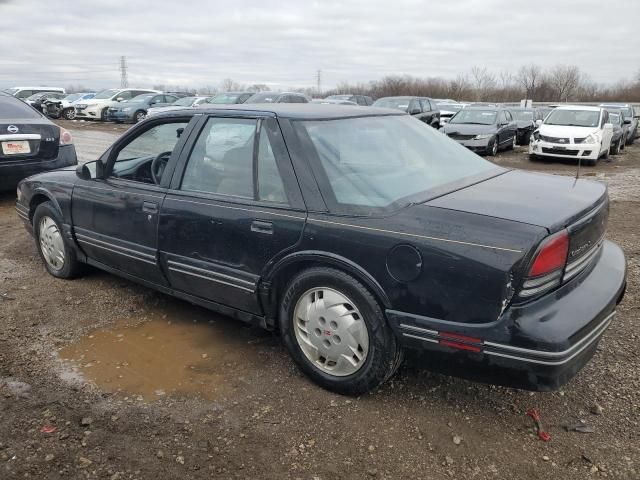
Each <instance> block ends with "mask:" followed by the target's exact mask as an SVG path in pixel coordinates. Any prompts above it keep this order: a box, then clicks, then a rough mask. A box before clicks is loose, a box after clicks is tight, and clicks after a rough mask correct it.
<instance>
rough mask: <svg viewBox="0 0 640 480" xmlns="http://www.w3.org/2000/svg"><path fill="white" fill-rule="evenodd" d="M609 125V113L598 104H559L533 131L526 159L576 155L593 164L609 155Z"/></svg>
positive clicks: (573, 156)
mask: <svg viewBox="0 0 640 480" xmlns="http://www.w3.org/2000/svg"><path fill="white" fill-rule="evenodd" d="M612 136H613V125H612V124H611V123H609V113H608V112H607V111H606V110H605V109H604V108H600V107H588V106H583V105H563V106H560V107H556V108H554V109H553V110H551V112H550V113H549V114H548V115H547V117H546V118H545V119H544V122H543V123H542V124H541V125H540V127H539V128H538V129H537V130H536V131H534V132H533V135H532V136H531V142H530V143H529V158H530V159H531V160H536V159H538V158H549V157H551V158H575V159H578V158H580V159H581V160H582V163H584V164H585V165H595V164H596V163H597V162H598V160H599V159H600V158H601V157H604V158H608V157H609V149H610V148H611V137H612Z"/></svg>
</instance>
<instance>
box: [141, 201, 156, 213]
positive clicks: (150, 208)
mask: <svg viewBox="0 0 640 480" xmlns="http://www.w3.org/2000/svg"><path fill="white" fill-rule="evenodd" d="M142 211H143V212H144V213H158V204H157V203H153V202H142Z"/></svg>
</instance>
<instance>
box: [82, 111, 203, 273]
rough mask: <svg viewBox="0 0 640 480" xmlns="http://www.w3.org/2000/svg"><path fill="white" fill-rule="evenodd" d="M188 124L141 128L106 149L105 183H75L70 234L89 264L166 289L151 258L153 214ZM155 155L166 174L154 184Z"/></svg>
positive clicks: (155, 219)
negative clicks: (71, 230)
mask: <svg viewBox="0 0 640 480" xmlns="http://www.w3.org/2000/svg"><path fill="white" fill-rule="evenodd" d="M190 120H191V122H192V123H193V122H195V121H196V120H192V119H191V117H185V118H171V119H160V120H157V121H152V122H146V123H145V124H142V125H141V128H136V129H134V130H133V131H132V132H130V133H129V134H128V135H125V136H124V137H123V138H122V139H120V140H119V141H118V142H117V143H116V144H115V145H114V146H113V147H112V149H111V151H110V154H109V160H108V163H107V176H106V178H104V179H93V180H78V181H77V182H76V184H75V187H74V190H73V201H72V208H71V210H72V216H73V229H74V234H75V237H76V240H77V241H78V243H79V245H80V247H81V248H82V250H83V251H84V252H85V254H86V255H87V256H88V257H89V258H91V259H93V260H95V261H97V262H99V263H101V264H103V265H106V266H108V267H111V268H114V269H116V270H120V271H122V272H125V273H128V274H129V275H133V276H135V277H138V278H140V279H143V280H146V281H148V282H151V283H155V284H159V285H166V284H167V281H166V278H165V276H164V275H163V274H162V272H161V270H160V267H159V262H158V255H157V253H158V214H159V212H160V207H161V206H162V201H163V199H164V196H165V192H166V190H167V185H168V183H169V182H168V180H169V179H168V176H170V173H169V172H171V169H172V167H174V166H175V163H176V162H177V159H178V156H179V153H180V151H181V149H182V146H183V145H184V142H185V137H186V135H188V134H185V132H188V131H189V129H188V124H189V121H190ZM183 134H184V135H185V136H183ZM161 154H164V156H163V157H162V158H164V159H167V162H166V165H167V168H166V169H165V171H166V172H168V173H167V174H166V176H165V175H164V174H162V175H161V177H160V178H159V182H156V181H154V179H153V176H152V175H151V170H150V168H151V164H152V162H153V159H154V158H156V157H158V156H159V155H161ZM162 163H165V162H164V161H163V162H162ZM163 179H164V183H163Z"/></svg>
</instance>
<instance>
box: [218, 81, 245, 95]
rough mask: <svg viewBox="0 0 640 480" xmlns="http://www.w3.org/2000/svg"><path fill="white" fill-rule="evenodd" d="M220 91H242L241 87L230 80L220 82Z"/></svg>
mask: <svg viewBox="0 0 640 480" xmlns="http://www.w3.org/2000/svg"><path fill="white" fill-rule="evenodd" d="M220 90H222V91H223V92H232V91H234V90H242V85H240V84H239V83H238V82H235V81H234V80H232V79H231V78H225V79H224V80H223V81H222V82H220Z"/></svg>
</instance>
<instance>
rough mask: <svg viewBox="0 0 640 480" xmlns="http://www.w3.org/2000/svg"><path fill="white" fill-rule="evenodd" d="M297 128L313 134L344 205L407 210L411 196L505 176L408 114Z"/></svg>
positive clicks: (314, 123) (301, 124)
mask: <svg viewBox="0 0 640 480" xmlns="http://www.w3.org/2000/svg"><path fill="white" fill-rule="evenodd" d="M294 124H295V128H296V131H297V132H298V135H300V137H302V138H304V137H305V136H307V135H308V138H309V139H310V141H311V144H312V145H313V146H314V147H315V150H316V153H317V155H318V157H319V165H320V166H321V168H322V169H323V170H324V175H321V177H323V176H324V177H326V178H327V180H328V183H329V186H328V187H329V188H330V189H331V191H332V192H331V193H333V195H332V196H333V197H335V199H336V201H337V203H339V204H344V205H351V206H356V207H369V208H371V207H374V208H375V207H382V208H384V207H389V206H392V205H394V204H395V205H396V206H402V205H406V204H408V203H411V202H410V201H409V200H407V198H408V197H415V196H416V195H417V194H421V193H423V192H428V191H432V190H434V189H441V188H442V187H444V186H446V185H447V184H451V183H453V182H459V181H461V180H464V179H466V178H468V177H472V176H476V175H480V174H489V173H491V172H498V171H500V169H499V167H496V166H495V165H493V164H492V163H490V162H488V161H486V160H484V159H483V158H481V157H479V156H478V155H476V154H474V153H472V152H470V151H469V150H467V149H466V148H464V147H462V146H461V145H459V144H458V143H457V142H455V141H452V140H450V139H448V138H447V137H446V136H444V135H442V134H441V133H439V132H438V131H436V130H434V129H433V128H431V127H429V126H428V125H426V124H425V123H423V122H421V121H419V120H417V119H415V118H412V117H409V116H405V115H398V116H396V115H393V116H374V117H359V118H345V119H338V120H324V121H296V122H294ZM316 165H318V164H316ZM324 188H326V187H324ZM420 196H421V200H420V201H425V200H426V199H427V198H428V195H426V194H422V195H420ZM330 197H331V195H330ZM402 199H405V201H404V202H403V201H402ZM414 200H415V199H414Z"/></svg>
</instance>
